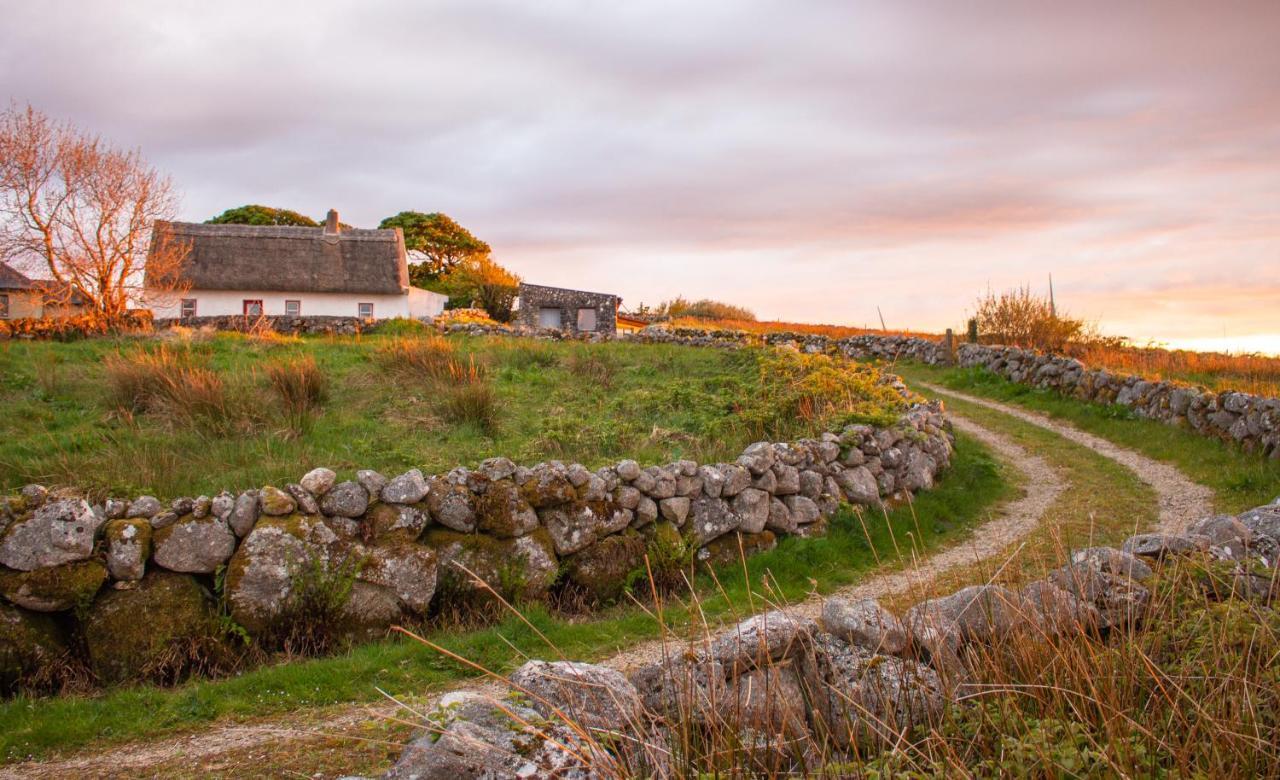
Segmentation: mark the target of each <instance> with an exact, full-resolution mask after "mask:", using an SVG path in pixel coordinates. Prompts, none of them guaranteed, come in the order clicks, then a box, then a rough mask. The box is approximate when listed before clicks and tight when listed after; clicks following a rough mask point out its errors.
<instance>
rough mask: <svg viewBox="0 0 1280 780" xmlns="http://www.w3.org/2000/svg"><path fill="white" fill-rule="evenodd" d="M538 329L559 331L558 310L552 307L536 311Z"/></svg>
mask: <svg viewBox="0 0 1280 780" xmlns="http://www.w3.org/2000/svg"><path fill="white" fill-rule="evenodd" d="M538 327H539V328H555V329H556V330H559V329H560V310H559V309H557V308H555V307H552V306H543V307H542V308H541V309H538Z"/></svg>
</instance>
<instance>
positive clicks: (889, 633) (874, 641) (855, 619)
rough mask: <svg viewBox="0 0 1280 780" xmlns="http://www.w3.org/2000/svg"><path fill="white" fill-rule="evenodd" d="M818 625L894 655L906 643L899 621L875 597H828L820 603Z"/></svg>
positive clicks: (869, 649)
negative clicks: (820, 619) (819, 623)
mask: <svg viewBox="0 0 1280 780" xmlns="http://www.w3.org/2000/svg"><path fill="white" fill-rule="evenodd" d="M822 625H823V627H824V628H826V629H827V631H828V632H829V633H830V634H832V635H833V636H835V637H838V638H839V639H842V640H844V641H845V642H847V643H849V644H850V645H853V646H854V647H858V648H861V649H863V650H865V651H867V652H869V653H873V654H875V653H884V654H887V655H898V654H900V653H901V652H902V651H903V650H905V649H906V647H907V631H906V628H904V627H903V625H902V621H900V620H898V618H897V616H895V615H894V614H893V613H892V612H890V611H889V610H887V609H885V608H884V607H882V606H880V603H879V602H878V601H876V600H875V599H849V598H842V597H839V596H837V597H833V598H829V599H827V600H826V602H824V603H823V605H822Z"/></svg>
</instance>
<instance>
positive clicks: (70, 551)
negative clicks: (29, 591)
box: [0, 498, 101, 571]
mask: <svg viewBox="0 0 1280 780" xmlns="http://www.w3.org/2000/svg"><path fill="white" fill-rule="evenodd" d="M100 523H101V520H100V519H99V518H98V516H97V514H96V513H95V512H94V511H93V508H92V507H91V506H89V504H88V502H86V501H84V500H83V499H79V498H64V499H58V500H56V501H49V502H48V503H45V504H43V505H42V506H40V507H38V508H37V509H36V510H35V511H33V512H31V513H30V514H29V515H26V516H25V517H19V518H17V519H15V520H14V521H13V522H11V523H10V524H9V526H8V527H7V528H5V529H4V533H3V534H0V566H8V567H9V568H10V569H17V570H19V571H34V570H36V569H44V568H48V567H50V566H58V565H60V564H64V563H73V562H75V561H83V560H84V559H86V558H88V557H89V556H90V555H92V554H93V540H94V536H95V535H96V534H97V532H98V526H99V524H100Z"/></svg>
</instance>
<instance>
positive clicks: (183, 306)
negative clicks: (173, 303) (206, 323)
mask: <svg viewBox="0 0 1280 780" xmlns="http://www.w3.org/2000/svg"><path fill="white" fill-rule="evenodd" d="M187 304H191V306H190V309H191V313H190V314H188V313H187V308H188V307H187ZM178 316H179V317H180V318H182V319H184V320H185V319H188V318H191V317H195V316H196V299H195V298H183V299H182V301H181V302H180V303H179V304H178Z"/></svg>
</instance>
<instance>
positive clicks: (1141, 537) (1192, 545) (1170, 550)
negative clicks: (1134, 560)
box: [1120, 534, 1209, 560]
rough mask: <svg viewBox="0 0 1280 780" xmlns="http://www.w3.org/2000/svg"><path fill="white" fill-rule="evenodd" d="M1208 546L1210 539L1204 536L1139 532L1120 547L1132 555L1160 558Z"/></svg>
mask: <svg viewBox="0 0 1280 780" xmlns="http://www.w3.org/2000/svg"><path fill="white" fill-rule="evenodd" d="M1208 548H1209V540H1208V539H1206V538H1204V537H1192V536H1182V535H1180V534H1138V535H1137V536H1131V537H1129V538H1128V539H1127V540H1125V543H1124V544H1123V545H1121V548H1120V549H1121V550H1123V551H1124V552H1126V553H1129V554H1130V555H1136V556H1138V557H1141V558H1155V559H1157V560H1159V559H1161V558H1167V557H1169V556H1172V555H1185V554H1186V553H1190V552H1195V551H1197V550H1207V549H1208Z"/></svg>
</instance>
